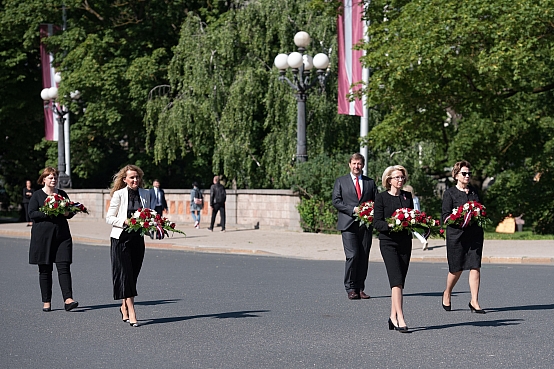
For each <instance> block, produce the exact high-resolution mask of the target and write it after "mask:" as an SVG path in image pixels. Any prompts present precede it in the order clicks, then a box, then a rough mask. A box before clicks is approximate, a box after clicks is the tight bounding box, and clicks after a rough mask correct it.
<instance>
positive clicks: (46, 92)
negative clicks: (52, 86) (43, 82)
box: [40, 88, 50, 101]
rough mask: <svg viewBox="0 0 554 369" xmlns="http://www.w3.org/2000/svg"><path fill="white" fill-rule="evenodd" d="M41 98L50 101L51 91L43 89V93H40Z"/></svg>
mask: <svg viewBox="0 0 554 369" xmlns="http://www.w3.org/2000/svg"><path fill="white" fill-rule="evenodd" d="M40 98H41V99H43V100H44V101H48V100H50V91H49V89H48V88H43V89H42V91H40Z"/></svg>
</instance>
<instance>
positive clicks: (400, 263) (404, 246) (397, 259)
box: [373, 165, 414, 333]
mask: <svg viewBox="0 0 554 369" xmlns="http://www.w3.org/2000/svg"><path fill="white" fill-rule="evenodd" d="M407 179H408V172H407V171H406V169H405V168H404V167H403V166H401V165H395V166H392V167H388V168H387V169H385V172H384V173H383V177H382V184H383V187H385V188H386V189H387V191H385V192H380V193H378V194H377V196H376V197H375V205H374V220H373V227H374V228H375V229H376V230H378V231H379V247H380V249H381V255H382V256H383V261H384V262H385V267H386V268H387V275H388V277H389V284H390V287H391V311H390V318H389V329H390V330H393V329H395V330H397V331H399V332H402V333H406V332H408V327H407V325H406V321H405V320H404V311H403V309H402V304H403V289H404V284H405V281H406V274H407V273H408V266H409V265H410V257H411V255H412V236H411V234H410V233H409V232H408V231H402V232H391V231H390V229H391V228H392V226H393V225H392V224H389V223H388V222H387V220H386V219H387V218H390V217H391V216H392V214H393V213H394V211H395V210H396V209H400V208H410V209H413V207H414V201H413V199H412V195H411V193H409V192H407V191H403V190H402V186H404V183H405V182H406V181H407Z"/></svg>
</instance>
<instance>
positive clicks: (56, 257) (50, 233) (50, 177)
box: [29, 167, 79, 311]
mask: <svg viewBox="0 0 554 369" xmlns="http://www.w3.org/2000/svg"><path fill="white" fill-rule="evenodd" d="M57 180H58V170H57V169H55V168H51V167H47V168H44V170H43V172H42V174H41V175H40V177H39V178H38V181H37V183H38V184H40V185H43V186H44V187H43V188H42V189H41V190H38V191H35V192H34V193H33V195H32V196H31V200H30V201H29V217H30V218H31V219H32V221H33V228H32V229H31V245H30V247H29V264H38V272H39V285H40V292H41V294H42V303H43V305H42V311H51V310H52V304H51V301H52V271H53V269H54V263H56V269H58V281H59V283H60V288H61V290H62V296H63V299H64V303H65V310H66V311H70V310H73V309H75V308H76V307H77V306H78V305H79V303H78V302H77V301H75V300H73V289H72V287H71V270H70V265H71V262H72V255H73V241H72V239H71V232H70V231H69V224H68V223H67V219H69V218H72V217H73V216H74V215H75V214H74V213H69V212H66V213H65V214H63V215H58V216H56V217H51V216H48V215H46V214H44V213H43V212H42V211H40V210H39V209H40V207H41V206H43V205H44V200H46V198H47V197H48V196H49V195H53V194H55V193H57V194H59V195H61V196H63V197H65V198H67V199H69V197H68V196H67V193H65V191H62V190H60V189H57V188H56V183H57Z"/></svg>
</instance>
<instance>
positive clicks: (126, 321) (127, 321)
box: [119, 306, 129, 323]
mask: <svg viewBox="0 0 554 369" xmlns="http://www.w3.org/2000/svg"><path fill="white" fill-rule="evenodd" d="M119 312H120V313H121V320H123V322H125V323H129V318H127V319H125V318H124V317H123V310H122V309H121V306H120V307H119Z"/></svg>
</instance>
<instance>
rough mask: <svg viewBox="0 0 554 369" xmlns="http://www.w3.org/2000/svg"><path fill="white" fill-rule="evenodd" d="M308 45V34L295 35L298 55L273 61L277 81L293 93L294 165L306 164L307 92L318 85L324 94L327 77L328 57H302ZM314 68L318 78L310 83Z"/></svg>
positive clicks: (282, 55)
mask: <svg viewBox="0 0 554 369" xmlns="http://www.w3.org/2000/svg"><path fill="white" fill-rule="evenodd" d="M310 41H311V39H310V35H309V34H308V33H307V32H303V31H300V32H298V33H297V34H296V35H294V43H295V44H296V46H297V47H298V51H295V52H292V53H290V54H289V55H287V54H279V55H277V56H276V57H275V66H276V67H277V68H278V69H279V80H280V81H282V82H287V83H288V84H289V86H291V87H292V89H293V90H295V91H296V92H295V95H296V105H297V129H296V161H297V162H300V163H301V162H305V161H306V160H308V151H307V144H306V99H307V98H308V91H309V90H310V89H311V88H312V87H314V86H315V85H316V84H318V83H319V88H320V90H323V88H324V87H325V81H326V79H327V76H328V75H329V69H328V67H329V57H328V56H327V55H325V54H323V53H319V54H317V55H316V56H314V57H313V58H312V57H311V56H310V55H306V54H304V52H305V51H306V47H307V46H308V45H309V44H310ZM289 67H290V68H291V69H292V74H293V80H292V81H291V80H289V79H288V78H287V77H286V76H285V74H286V73H287V69H288V68H289ZM314 67H315V68H316V70H317V71H316V73H317V76H316V77H315V78H314V79H313V80H311V78H310V72H311V70H312V69H313V68H314Z"/></svg>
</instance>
